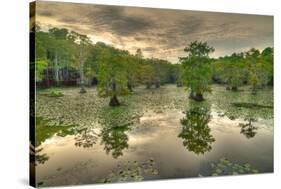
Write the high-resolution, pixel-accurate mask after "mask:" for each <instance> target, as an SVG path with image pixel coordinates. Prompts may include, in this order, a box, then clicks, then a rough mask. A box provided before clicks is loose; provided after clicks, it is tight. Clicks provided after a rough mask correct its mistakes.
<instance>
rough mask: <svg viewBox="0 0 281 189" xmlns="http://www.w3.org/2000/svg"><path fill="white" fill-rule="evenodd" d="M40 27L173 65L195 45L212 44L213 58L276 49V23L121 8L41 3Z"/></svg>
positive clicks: (243, 16) (212, 14) (264, 19)
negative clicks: (139, 51) (73, 33)
mask: <svg viewBox="0 0 281 189" xmlns="http://www.w3.org/2000/svg"><path fill="white" fill-rule="evenodd" d="M36 11H37V14H36V22H37V24H39V25H40V26H41V28H42V29H43V30H48V29H49V28H51V27H64V28H67V29H69V30H74V31H76V32H80V33H82V34H86V35H88V36H90V38H91V39H92V41H93V42H97V41H103V42H105V43H108V44H110V45H113V46H115V47H117V48H122V49H126V50H129V51H130V52H131V53H135V51H136V50H137V49H138V48H141V49H142V51H143V53H144V56H145V57H156V58H163V59H167V60H169V61H172V62H173V63H176V62H177V61H178V57H180V56H183V55H184V52H183V49H184V47H185V46H187V45H188V44H189V43H190V42H191V41H194V40H200V41H207V42H208V43H209V44H210V45H212V46H213V47H214V48H215V49H216V51H215V52H214V53H213V55H211V56H213V57H218V56H224V55H227V54H231V53H233V52H241V51H245V50H247V49H249V48H252V47H255V48H258V49H263V48H265V47H268V46H271V47H272V46H273V17H272V16H262V15H246V14H229V13H216V12H199V11H187V10H170V9H155V8H138V7H120V6H106V5H92V4H79V3H59V2H45V1H39V2H37V3H36Z"/></svg>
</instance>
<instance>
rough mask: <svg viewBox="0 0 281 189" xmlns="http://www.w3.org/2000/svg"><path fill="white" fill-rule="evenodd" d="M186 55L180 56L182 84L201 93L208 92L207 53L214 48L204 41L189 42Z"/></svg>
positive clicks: (208, 71)
mask: <svg viewBox="0 0 281 189" xmlns="http://www.w3.org/2000/svg"><path fill="white" fill-rule="evenodd" d="M184 51H185V52H187V56H186V57H181V58H180V62H181V64H182V66H183V75H182V79H183V84H184V85H185V86H186V87H187V88H189V89H191V91H192V92H194V93H196V94H200V95H202V94H203V93H204V92H210V83H211V75H212V74H211V67H210V59H209V53H212V52H214V48H213V47H210V46H208V44H207V43H206V42H204V43H203V42H198V41H195V42H191V43H190V44H189V45H188V46H187V47H186V48H185V49H184Z"/></svg>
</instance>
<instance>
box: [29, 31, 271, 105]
mask: <svg viewBox="0 0 281 189" xmlns="http://www.w3.org/2000/svg"><path fill="white" fill-rule="evenodd" d="M32 32H34V33H35V51H36V59H35V68H36V69H35V70H36V73H35V74H36V82H37V84H38V86H41V87H50V86H64V85H79V86H81V91H80V92H81V93H84V92H86V89H85V87H84V86H85V85H97V87H98V92H99V94H100V96H103V97H106V96H109V97H111V101H110V105H112V106H115V105H119V102H118V100H117V96H119V95H126V94H129V93H130V92H132V91H133V88H134V87H135V86H137V85H145V86H146V87H147V88H151V87H155V88H159V87H160V86H161V85H163V84H167V83H173V84H177V85H178V86H186V87H187V88H189V89H191V93H190V97H191V98H193V99H195V100H203V93H204V92H209V91H210V90H211V89H210V84H211V83H218V84H226V86H227V89H231V90H234V91H235V90H238V88H239V87H240V86H241V85H245V84H248V85H251V86H252V89H253V93H256V91H257V89H258V88H261V87H264V86H266V85H273V48H270V47H268V48H265V49H264V50H263V51H262V52H260V51H259V50H257V49H250V50H249V51H247V52H244V53H239V54H237V53H234V54H232V55H231V56H225V57H220V58H218V59H212V58H209V54H210V53H212V52H214V50H215V49H214V48H213V47H209V46H208V44H207V43H203V42H198V41H194V42H192V43H190V44H189V45H188V46H187V47H186V48H185V49H184V51H185V52H186V53H187V56H186V57H180V58H179V63H178V64H172V63H171V62H169V61H167V60H163V59H158V58H145V57H144V56H143V54H142V51H141V49H137V50H136V52H135V54H131V53H129V51H126V50H121V49H117V48H115V47H113V46H111V45H107V44H105V43H102V42H97V43H95V44H94V43H92V41H91V40H90V38H89V37H88V36H86V35H82V34H79V33H77V32H74V31H69V30H67V29H64V28H62V29H61V28H51V29H49V30H48V31H47V32H45V31H42V30H41V29H40V27H39V26H36V27H35V28H34V30H33V31H32Z"/></svg>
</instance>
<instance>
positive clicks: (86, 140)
mask: <svg viewBox="0 0 281 189" xmlns="http://www.w3.org/2000/svg"><path fill="white" fill-rule="evenodd" d="M77 133H78V134H77V135H76V136H75V140H76V141H75V146H78V147H84V148H90V147H93V145H94V144H96V142H97V139H98V134H97V133H96V132H95V131H94V130H93V128H91V127H88V128H82V129H80V130H78V131H77Z"/></svg>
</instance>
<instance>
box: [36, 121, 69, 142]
mask: <svg viewBox="0 0 281 189" xmlns="http://www.w3.org/2000/svg"><path fill="white" fill-rule="evenodd" d="M35 120H36V123H35V126H36V130H35V133H36V137H35V138H36V140H35V147H37V146H39V145H40V144H41V143H42V142H44V141H45V140H46V139H48V138H50V137H51V136H53V135H54V134H56V133H57V134H59V135H60V134H61V135H64V133H65V132H67V133H69V131H70V133H72V132H71V131H72V128H73V127H74V125H63V124H61V125H51V124H50V120H46V119H44V118H43V117H36V119H35Z"/></svg>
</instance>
